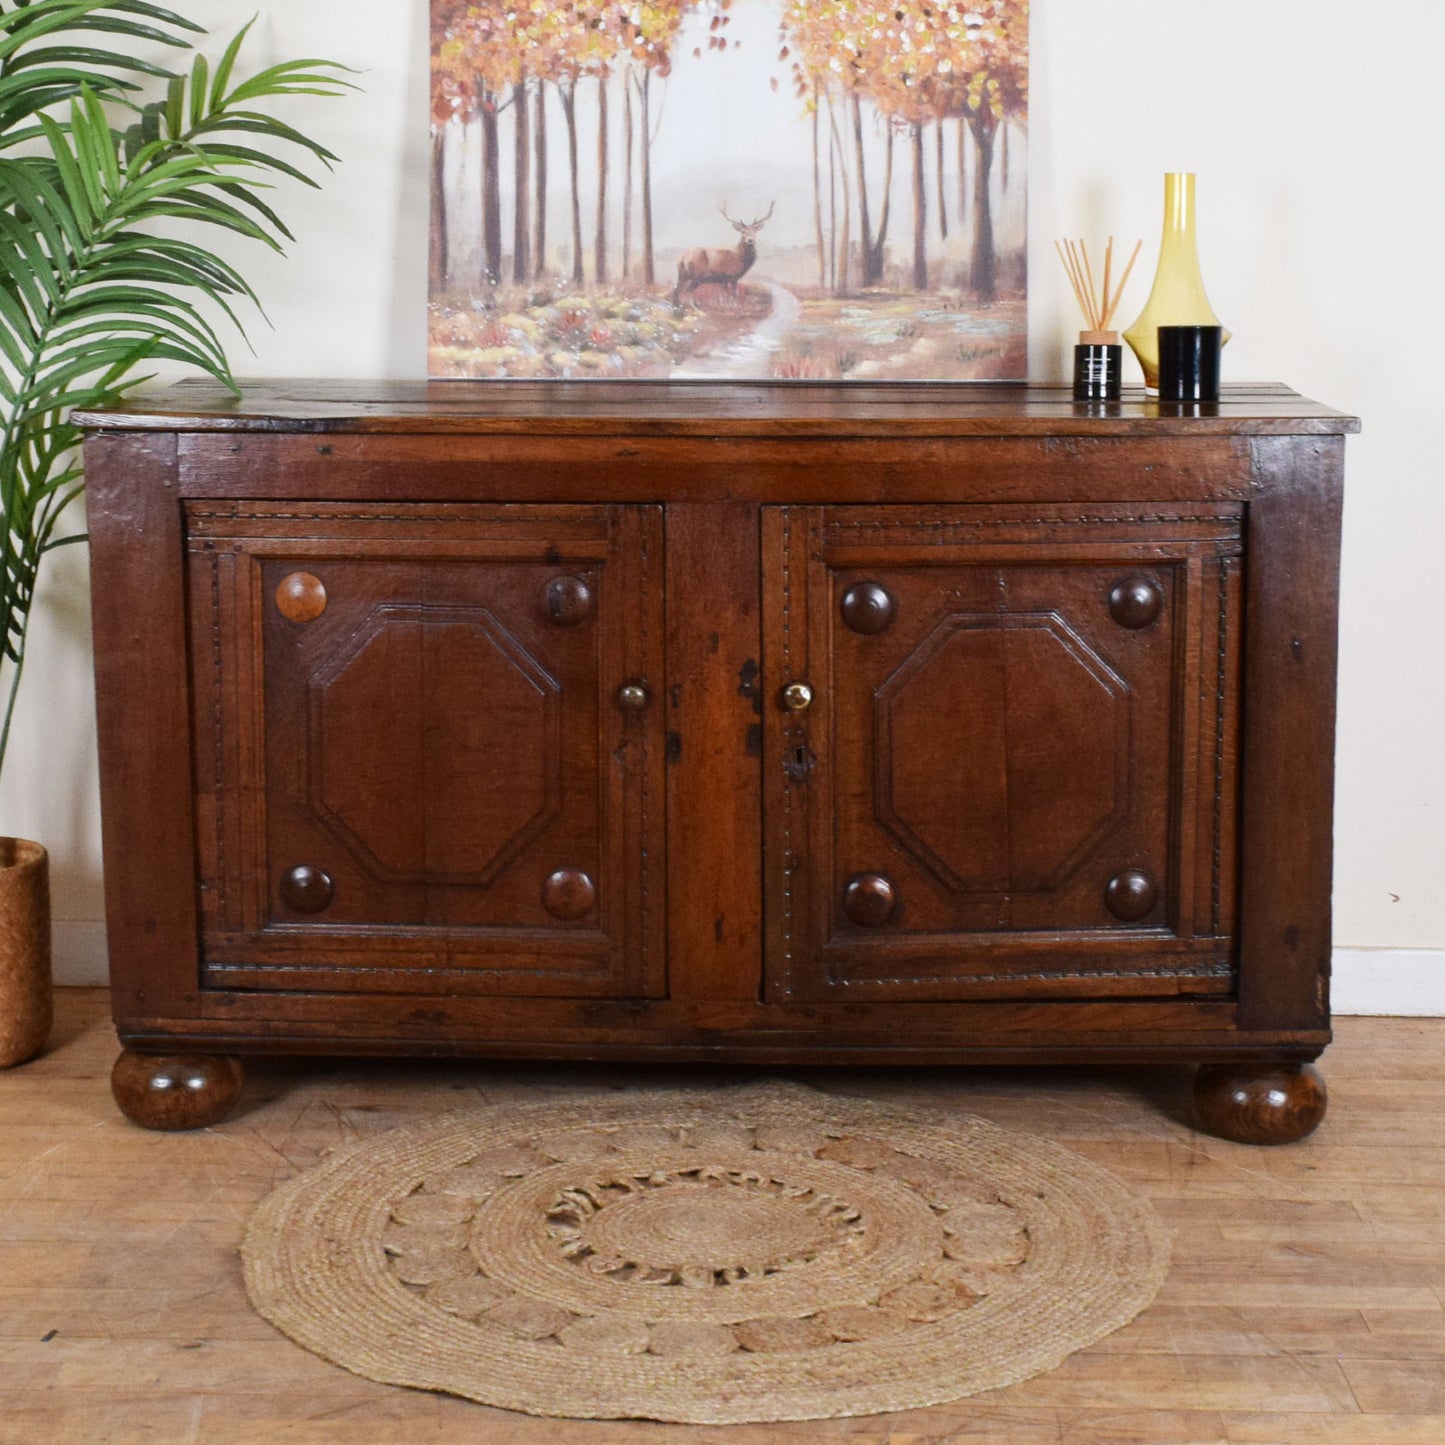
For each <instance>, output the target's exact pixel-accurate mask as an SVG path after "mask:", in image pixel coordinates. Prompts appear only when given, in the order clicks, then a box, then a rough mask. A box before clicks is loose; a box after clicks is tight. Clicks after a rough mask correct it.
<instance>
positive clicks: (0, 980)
mask: <svg viewBox="0 0 1445 1445" xmlns="http://www.w3.org/2000/svg"><path fill="white" fill-rule="evenodd" d="M53 1007H54V1002H53V992H52V988H51V983H50V858H49V855H48V854H47V853H46V851H45V849H44V848H42V847H41V846H40V844H39V843H27V842H26V841H25V840H24V839H23V838H0V1068H4V1069H8V1068H10V1067H11V1066H12V1065H13V1064H22V1063H24V1062H25V1060H26V1059H30V1058H33V1057H34V1056H35V1055H36V1054H38V1053H39V1052H40V1050H41V1049H43V1048H44V1047H45V1040H46V1039H47V1038H48V1037H49V1035H50V1025H51V1021H52V1017H53Z"/></svg>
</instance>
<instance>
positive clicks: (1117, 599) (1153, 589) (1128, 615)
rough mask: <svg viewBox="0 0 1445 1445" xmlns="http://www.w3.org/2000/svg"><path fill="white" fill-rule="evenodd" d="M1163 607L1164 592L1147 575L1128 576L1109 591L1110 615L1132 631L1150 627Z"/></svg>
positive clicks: (1120, 624)
mask: <svg viewBox="0 0 1445 1445" xmlns="http://www.w3.org/2000/svg"><path fill="white" fill-rule="evenodd" d="M1163 607H1164V594H1163V593H1162V592H1161V591H1160V590H1159V585H1158V583H1156V582H1151V581H1150V580H1149V579H1148V578H1147V577H1126V578H1125V579H1124V580H1123V581H1122V582H1120V583H1117V584H1116V585H1115V587H1114V589H1113V591H1111V592H1110V593H1109V615H1110V616H1111V617H1112V618H1113V619H1114V621H1115V622H1117V623H1118V624H1119V626H1120V627H1127V628H1128V629H1129V630H1130V631H1131V632H1138V631H1139V630H1140V629H1141V628H1144V627H1148V625H1149V624H1150V623H1151V622H1153V621H1154V619H1155V618H1156V617H1158V615H1159V613H1160V612H1161V611H1162V610H1163Z"/></svg>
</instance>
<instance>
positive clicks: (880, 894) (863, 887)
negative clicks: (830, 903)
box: [843, 873, 898, 928]
mask: <svg viewBox="0 0 1445 1445" xmlns="http://www.w3.org/2000/svg"><path fill="white" fill-rule="evenodd" d="M897 906H898V893H897V890H896V889H895V888H894V887H893V885H892V884H891V883H890V882H889V881H888V879H886V878H885V877H884V876H883V875H882V874H881V873H860V874H859V875H858V876H857V877H856V878H855V879H853V881H852V882H851V883H849V885H848V886H847V888H845V889H844V890H843V912H844V913H846V914H847V915H848V919H849V921H850V922H852V923H856V924H857V925H858V927H859V928H882V927H883V925H884V924H885V923H887V922H888V920H889V919H890V918H892V917H893V910H894V909H895V908H896V907H897Z"/></svg>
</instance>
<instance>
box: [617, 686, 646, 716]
mask: <svg viewBox="0 0 1445 1445" xmlns="http://www.w3.org/2000/svg"><path fill="white" fill-rule="evenodd" d="M617 705H618V707H620V708H621V709H622V710H623V711H624V712H641V711H642V709H643V708H645V707H646V706H647V689H646V688H645V687H644V686H643V685H642V684H641V683H640V682H629V683H625V684H624V685H623V686H622V687H620V688H618V690H617Z"/></svg>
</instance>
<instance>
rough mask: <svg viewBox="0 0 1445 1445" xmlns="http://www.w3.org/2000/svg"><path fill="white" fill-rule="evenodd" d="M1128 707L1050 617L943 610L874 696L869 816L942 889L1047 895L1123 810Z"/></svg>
mask: <svg viewBox="0 0 1445 1445" xmlns="http://www.w3.org/2000/svg"><path fill="white" fill-rule="evenodd" d="M1130 702H1131V694H1130V689H1129V686H1128V684H1127V683H1126V682H1125V681H1124V680H1123V679H1122V678H1121V677H1120V676H1119V675H1118V674H1117V673H1116V672H1115V671H1114V670H1113V669H1111V668H1110V667H1109V665H1108V664H1107V663H1106V662H1105V661H1104V660H1103V659H1102V658H1101V657H1100V656H1099V655H1098V653H1097V652H1095V651H1094V650H1093V648H1091V647H1090V646H1089V644H1088V643H1087V642H1086V641H1085V640H1084V639H1083V638H1082V637H1081V636H1080V635H1079V634H1078V633H1077V632H1076V631H1075V630H1074V629H1073V628H1072V627H1071V626H1070V625H1069V624H1068V622H1067V621H1065V619H1064V618H1062V617H1061V616H1060V615H1059V614H1058V613H1055V612H1029V613H1024V612H1020V613H1004V614H991V613H990V614H976V613H952V614H950V615H948V616H946V617H944V618H943V619H941V620H940V622H939V623H938V625H937V626H936V627H935V628H934V629H933V631H932V632H930V633H929V635H928V636H927V637H926V638H925V639H924V640H923V642H922V643H921V644H920V645H919V646H918V647H917V648H915V649H914V651H913V652H912V653H910V655H909V656H908V657H907V658H906V659H905V660H904V661H903V662H902V663H901V664H900V665H899V666H898V667H897V668H896V669H895V670H894V671H893V672H892V674H891V675H890V676H889V677H888V678H887V679H886V680H885V681H884V682H883V683H882V685H881V686H880V687H879V688H878V689H877V690H876V692H875V694H874V747H875V756H874V811H875V817H876V819H877V821H878V823H879V824H880V825H881V826H882V827H883V828H885V829H886V830H887V831H888V832H889V833H890V834H891V835H892V836H893V837H894V838H895V839H896V840H897V842H898V843H899V844H900V845H901V846H902V847H903V848H904V849H905V851H907V852H908V853H909V854H911V855H912V856H913V857H914V858H915V859H916V860H917V861H918V862H919V863H920V864H921V865H922V866H923V867H924V868H926V869H927V870H928V871H929V872H931V873H932V874H933V875H934V876H935V877H936V878H937V879H938V880H939V881H940V882H941V883H943V884H944V886H945V887H947V888H948V889H950V890H951V891H953V892H957V893H1000V894H1001V893H1041V892H1050V891H1052V890H1054V889H1056V888H1058V887H1060V886H1061V885H1062V884H1063V883H1064V882H1065V881H1066V880H1067V879H1068V878H1069V877H1070V876H1071V875H1072V874H1073V873H1074V871H1075V870H1076V869H1077V868H1078V867H1079V866H1080V864H1081V863H1082V862H1083V861H1084V860H1085V859H1086V858H1087V857H1088V856H1089V855H1090V853H1091V852H1092V850H1093V849H1094V848H1095V847H1096V846H1097V844H1098V843H1099V841H1100V840H1101V839H1102V838H1103V837H1104V836H1105V835H1106V834H1107V833H1109V832H1110V831H1111V830H1112V829H1113V828H1114V826H1115V825H1116V824H1117V823H1118V821H1119V820H1120V819H1121V818H1122V817H1123V816H1124V814H1125V813H1126V811H1127V809H1128V798H1129V726H1130ZM940 737H944V738H949V739H951V740H952V747H951V748H950V749H949V750H947V753H946V756H947V759H948V765H947V766H946V767H945V768H943V769H940V767H939V759H940V756H941V753H940V749H939V746H938V740H939V738H940Z"/></svg>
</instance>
